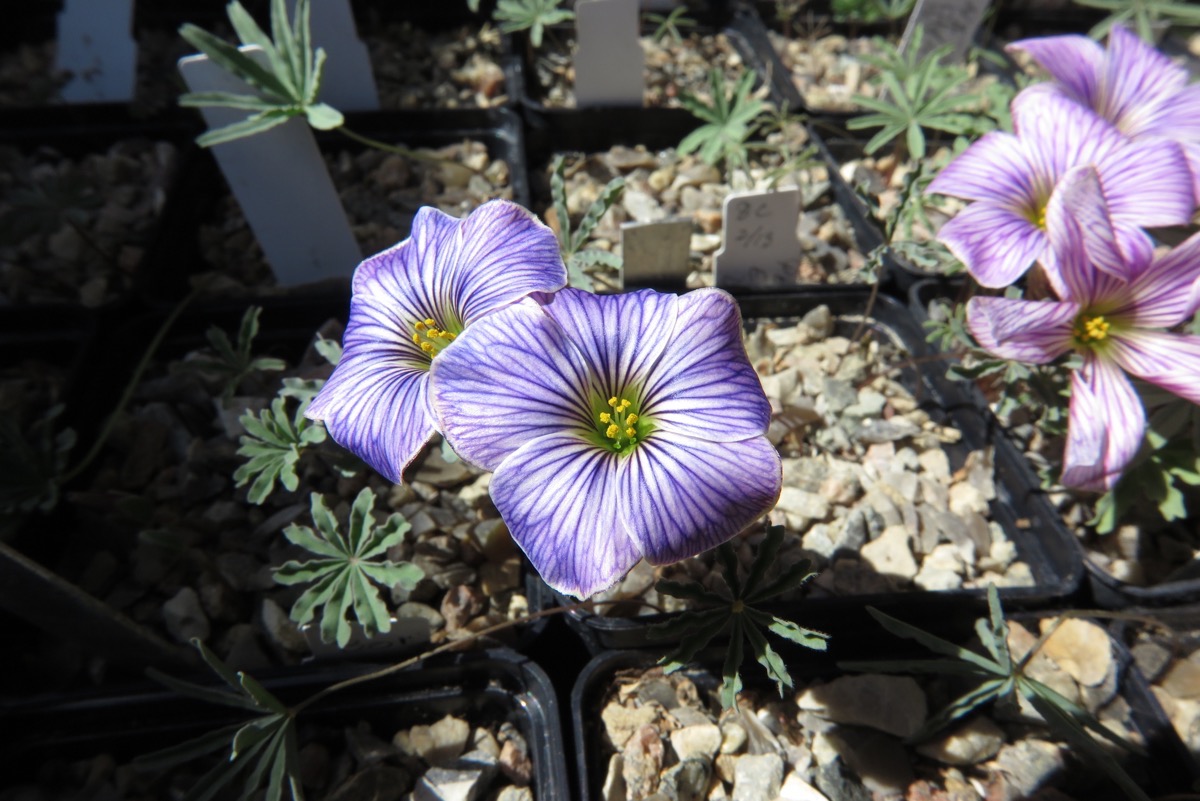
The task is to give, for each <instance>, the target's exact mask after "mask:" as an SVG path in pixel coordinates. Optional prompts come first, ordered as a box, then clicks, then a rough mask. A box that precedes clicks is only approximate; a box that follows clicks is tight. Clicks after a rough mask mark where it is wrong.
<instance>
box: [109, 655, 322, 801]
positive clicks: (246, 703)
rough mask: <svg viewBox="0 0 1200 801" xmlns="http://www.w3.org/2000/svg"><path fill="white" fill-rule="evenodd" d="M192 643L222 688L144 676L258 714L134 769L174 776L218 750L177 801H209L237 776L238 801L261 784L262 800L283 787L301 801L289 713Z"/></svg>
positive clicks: (277, 796) (275, 796)
mask: <svg viewBox="0 0 1200 801" xmlns="http://www.w3.org/2000/svg"><path fill="white" fill-rule="evenodd" d="M192 644H193V645H194V646H196V648H198V649H199V650H200V655H201V657H202V658H203V659H204V661H205V663H207V664H208V665H209V667H210V668H212V670H213V672H214V673H216V674H217V675H218V676H219V677H220V678H221V680H222V681H224V682H225V684H226V686H227V687H228V689H224V690H222V689H218V688H215V687H204V686H201V685H198V684H193V683H191V682H186V681H182V680H180V679H175V678H172V677H170V676H166V675H165V674H162V673H158V672H157V671H154V670H150V671H147V672H148V673H149V674H150V675H151V676H152V677H153V678H155V679H156V680H158V681H160V682H162V683H163V684H165V685H166V686H168V687H170V688H171V689H173V690H175V691H176V692H179V693H180V694H182V695H185V696H188V697H191V698H195V699H197V700H200V701H204V702H207V703H216V704H220V705H223V706H231V707H234V708H237V709H241V710H245V711H249V712H258V713H260V714H258V715H256V716H255V717H252V718H250V719H249V720H248V721H245V722H243V723H234V724H230V725H226V726H222V727H219V728H216V729H214V730H212V731H209V732H206V733H204V734H201V735H199V736H198V737H195V738H193V739H191V740H188V741H186V742H183V743H179V744H177V745H172V746H168V747H167V748H163V749H160V750H158V751H155V752H153V753H151V754H145V755H143V756H140V757H138V758H136V759H135V760H134V762H133V764H134V767H135V768H136V769H137V770H139V771H144V772H163V771H174V770H175V769H176V768H178V767H179V766H181V765H184V764H187V763H189V762H191V761H193V760H195V759H199V758H202V757H209V758H211V755H215V754H218V753H220V752H222V751H224V752H226V753H227V754H228V756H226V757H223V758H220V759H218V761H216V762H215V763H214V764H213V766H212V767H211V768H210V769H209V770H208V771H207V772H206V773H204V774H203V775H202V776H201V777H200V778H199V779H198V780H197V781H196V783H195V784H194V785H193V786H192V787H191V788H190V789H189V790H188V791H187V793H185V794H184V795H183V796H182V798H181V801H211V799H213V798H214V797H216V796H217V794H218V793H220V792H221V791H222V790H223V789H225V788H226V787H228V786H229V785H230V784H232V783H234V781H235V780H236V779H238V778H239V777H241V778H242V782H241V788H242V793H241V796H240V797H241V799H243V801H248V799H250V798H251V797H253V796H254V795H255V794H256V793H257V792H258V791H259V790H260V788H262V786H263V782H264V779H265V780H266V799H267V801H281V799H282V797H283V787H284V786H285V783H286V786H287V787H288V789H289V791H290V793H291V797H292V799H294V800H295V801H303V798H304V791H303V788H302V787H301V784H300V762H299V759H298V758H297V748H296V730H295V718H294V715H293V713H292V711H291V710H290V709H288V708H287V707H286V706H285V705H284V704H283V703H282V702H280V701H279V699H278V698H276V697H275V696H274V695H273V694H271V693H270V692H268V691H267V690H266V689H265V688H264V687H263V686H262V685H261V684H259V682H258V681H256V680H255V679H254V678H253V677H252V676H250V675H248V674H246V673H242V672H237V673H235V672H234V671H233V670H231V669H230V668H229V666H228V665H226V664H225V663H224V662H222V661H221V660H220V659H219V658H218V657H217V655H216V654H214V653H213V652H212V651H210V650H209V649H208V648H207V647H206V646H205V645H204V644H203V643H201V642H200V641H199V640H192Z"/></svg>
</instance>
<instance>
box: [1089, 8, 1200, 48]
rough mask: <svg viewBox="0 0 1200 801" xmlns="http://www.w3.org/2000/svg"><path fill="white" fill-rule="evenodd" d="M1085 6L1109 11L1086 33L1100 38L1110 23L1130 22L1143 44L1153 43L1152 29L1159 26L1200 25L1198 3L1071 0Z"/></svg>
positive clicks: (1107, 29)
mask: <svg viewBox="0 0 1200 801" xmlns="http://www.w3.org/2000/svg"><path fill="white" fill-rule="evenodd" d="M1075 2H1076V3H1077V4H1078V5H1081V6H1086V7H1087V8H1099V9H1103V10H1105V11H1111V12H1112V13H1111V14H1109V15H1108V16H1107V17H1105V18H1104V19H1102V20H1101V21H1100V22H1099V23H1097V24H1096V25H1095V26H1094V27H1093V28H1092V29H1091V30H1090V31H1088V36H1091V37H1092V38H1093V39H1103V38H1104V37H1105V35H1107V34H1108V31H1109V29H1110V28H1112V26H1113V25H1128V24H1129V23H1131V22H1132V23H1133V28H1134V30H1136V31H1137V34H1138V36H1140V37H1141V38H1142V41H1144V42H1146V43H1147V44H1154V40H1155V35H1154V34H1155V30H1156V29H1161V27H1162V26H1164V25H1166V26H1192V27H1194V26H1197V25H1200V6H1197V5H1196V4H1195V3H1193V2H1181V1H1180V0H1075Z"/></svg>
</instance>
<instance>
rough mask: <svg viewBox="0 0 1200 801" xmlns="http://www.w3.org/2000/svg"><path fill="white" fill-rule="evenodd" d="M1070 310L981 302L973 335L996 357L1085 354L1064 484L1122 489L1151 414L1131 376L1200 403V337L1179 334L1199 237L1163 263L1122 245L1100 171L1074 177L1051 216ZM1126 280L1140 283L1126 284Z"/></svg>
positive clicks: (1075, 386) (1196, 280) (1074, 395)
mask: <svg viewBox="0 0 1200 801" xmlns="http://www.w3.org/2000/svg"><path fill="white" fill-rule="evenodd" d="M1046 224H1047V226H1046V227H1047V232H1048V234H1049V237H1050V242H1051V245H1052V246H1053V248H1054V252H1055V257H1056V261H1057V264H1058V272H1057V277H1058V279H1059V283H1058V284H1057V285H1056V286H1055V290H1056V292H1057V293H1058V295H1059V297H1060V298H1061V300H1060V301H1027V300H1013V299H1008V298H997V297H976V298H972V299H971V301H970V302H969V304H968V306H967V323H968V327H969V328H970V331H971V334H972V335H973V336H974V337H975V338H976V340H977V341H978V342H979V344H980V345H981V346H983V348H984V349H985V350H988V351H990V352H991V353H993V354H995V355H997V356H999V357H1001V358H1004V359H1015V360H1017V361H1023V362H1032V363H1034V364H1046V363H1048V362H1051V361H1053V360H1055V359H1057V358H1058V357H1060V356H1062V355H1064V354H1066V353H1068V352H1071V351H1074V352H1076V353H1078V354H1079V355H1081V356H1082V357H1083V365H1082V367H1081V368H1080V369H1078V370H1076V371H1075V372H1074V373H1073V374H1072V376H1071V401H1070V410H1069V421H1068V433H1067V445H1066V453H1065V455H1064V458H1063V475H1062V482H1063V484H1064V485H1066V486H1070V487H1078V488H1081V489H1091V490H1108V489H1111V488H1112V487H1113V486H1114V485H1115V484H1116V483H1117V480H1118V479H1119V478H1120V477H1121V473H1122V472H1123V471H1124V469H1125V466H1126V465H1127V464H1128V463H1129V461H1130V460H1131V459H1132V458H1133V456H1134V455H1135V454H1136V453H1137V450H1138V448H1139V447H1140V445H1141V442H1142V437H1143V435H1144V433H1145V428H1146V412H1145V408H1144V407H1143V405H1142V402H1141V400H1140V398H1139V397H1138V394H1137V391H1136V390H1135V388H1134V386H1133V384H1132V383H1131V381H1130V380H1129V377H1128V376H1127V375H1126V374H1127V373H1128V374H1129V375H1133V376H1137V377H1138V378H1141V379H1144V380H1146V381H1148V382H1150V383H1152V384H1156V385H1158V386H1160V387H1162V388H1164V389H1166V390H1169V391H1171V392H1173V393H1175V394H1176V395H1179V396H1180V397H1183V398H1186V399H1187V400H1190V401H1192V402H1193V403H1200V336H1194V335H1189V334H1181V333H1173V332H1171V331H1170V329H1172V328H1175V327H1176V326H1178V325H1179V324H1181V323H1183V322H1185V321H1186V320H1188V319H1190V318H1191V316H1192V315H1193V314H1195V312H1196V310H1197V308H1200V234H1196V235H1194V236H1192V237H1191V238H1190V239H1188V240H1187V241H1185V242H1184V243H1183V244H1181V245H1179V246H1178V247H1176V248H1175V249H1174V250H1172V251H1170V252H1168V253H1166V254H1165V255H1161V256H1158V257H1154V256H1153V254H1147V253H1136V254H1135V255H1134V258H1135V259H1137V260H1138V261H1136V262H1135V263H1132V264H1127V265H1126V266H1124V267H1118V265H1119V263H1120V262H1122V261H1123V260H1126V259H1128V255H1127V254H1126V253H1125V252H1124V251H1123V250H1122V249H1121V248H1120V244H1119V241H1118V232H1117V230H1116V225H1115V223H1114V222H1113V220H1112V216H1111V212H1110V209H1109V206H1108V204H1107V203H1106V202H1105V197H1104V194H1103V193H1102V191H1101V184H1100V179H1099V177H1098V176H1097V174H1096V171H1095V170H1094V169H1092V168H1090V167H1078V168H1075V169H1073V170H1071V171H1070V172H1069V173H1068V174H1067V176H1066V177H1065V178H1064V179H1063V181H1062V184H1061V185H1060V187H1059V188H1058V189H1057V190H1055V192H1054V196H1053V198H1051V200H1050V205H1049V207H1048V209H1047V213H1046ZM1121 274H1124V275H1129V276H1132V277H1131V278H1128V279H1126V278H1123V277H1121Z"/></svg>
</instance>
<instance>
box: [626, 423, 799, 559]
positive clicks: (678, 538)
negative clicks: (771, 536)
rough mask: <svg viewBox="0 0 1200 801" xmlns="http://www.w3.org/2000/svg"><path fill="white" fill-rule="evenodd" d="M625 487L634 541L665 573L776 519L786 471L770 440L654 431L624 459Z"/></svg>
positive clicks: (630, 530) (627, 522)
mask: <svg viewBox="0 0 1200 801" xmlns="http://www.w3.org/2000/svg"><path fill="white" fill-rule="evenodd" d="M619 480H620V498H621V514H622V518H623V519H624V521H625V523H626V525H627V527H628V532H629V536H630V537H631V538H632V539H633V540H634V542H636V543H637V545H638V547H639V548H640V550H641V552H642V553H643V554H644V555H645V557H646V560H647V561H648V562H650V563H651V564H655V565H663V564H669V563H671V562H678V561H679V560H680V559H686V558H687V557H689V556H695V555H696V554H698V553H701V552H703V551H707V550H709V549H710V548H715V547H717V546H718V545H720V544H721V543H723V542H725V541H726V540H728V539H729V538H730V537H732V536H733V535H735V534H737V533H738V532H739V531H741V530H742V529H744V528H745V527H746V526H748V525H750V524H751V523H753V522H754V521H755V520H757V519H758V518H759V517H761V516H762V515H764V514H766V513H767V512H769V511H770V510H771V508H772V506H774V504H775V501H776V500H777V499H778V497H779V489H780V486H781V485H782V481H783V466H782V462H781V461H780V458H779V453H778V452H777V451H776V450H775V447H774V446H773V445H771V443H770V442H769V441H768V440H767V438H766V437H751V438H750V439H747V440H743V441H741V442H711V441H708V440H703V439H693V438H692V437H688V436H681V435H679V434H676V433H674V432H667V431H655V432H654V433H653V434H651V435H650V436H649V437H648V438H647V439H646V440H644V441H643V442H640V443H639V444H638V445H637V447H636V448H634V449H633V452H632V453H631V454H630V455H629V456H627V457H625V461H624V462H623V463H622V464H621V470H620V472H619Z"/></svg>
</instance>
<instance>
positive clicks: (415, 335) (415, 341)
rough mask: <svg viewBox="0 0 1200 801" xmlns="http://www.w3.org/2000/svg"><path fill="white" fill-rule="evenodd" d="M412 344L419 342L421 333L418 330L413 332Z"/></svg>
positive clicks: (418, 343)
mask: <svg viewBox="0 0 1200 801" xmlns="http://www.w3.org/2000/svg"><path fill="white" fill-rule="evenodd" d="M413 344H414V345H420V344H421V334H420V333H419V332H418V333H416V334H413Z"/></svg>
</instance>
